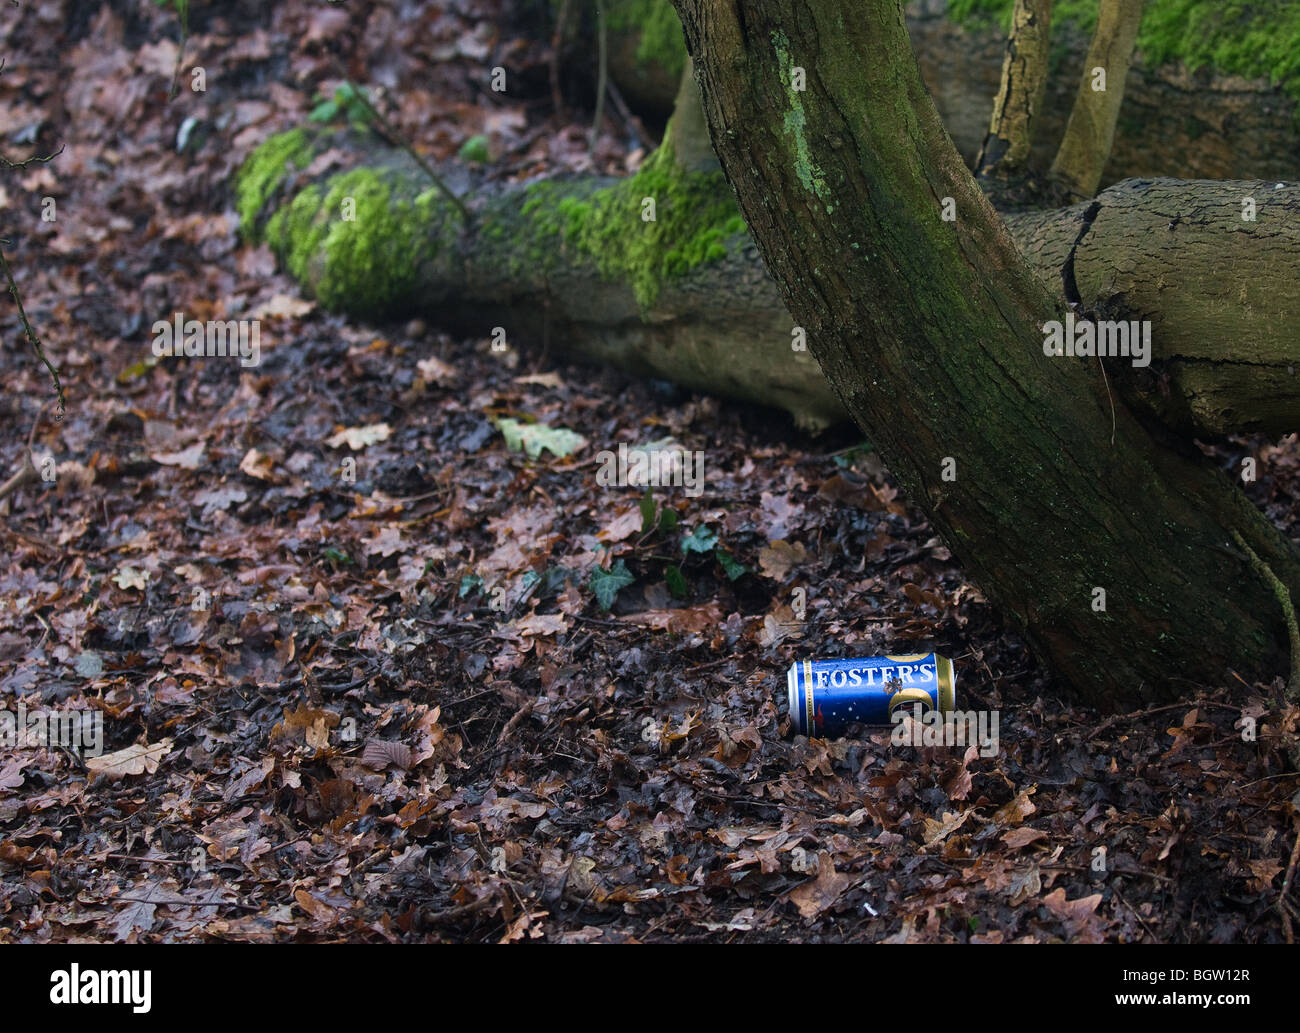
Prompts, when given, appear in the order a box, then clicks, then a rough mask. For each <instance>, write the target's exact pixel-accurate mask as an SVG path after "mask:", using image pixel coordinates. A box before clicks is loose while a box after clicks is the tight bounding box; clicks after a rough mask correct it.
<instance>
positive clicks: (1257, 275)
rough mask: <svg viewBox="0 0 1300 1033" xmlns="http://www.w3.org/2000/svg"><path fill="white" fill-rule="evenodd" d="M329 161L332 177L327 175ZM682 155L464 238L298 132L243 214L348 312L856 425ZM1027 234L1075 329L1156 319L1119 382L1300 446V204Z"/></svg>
mask: <svg viewBox="0 0 1300 1033" xmlns="http://www.w3.org/2000/svg"><path fill="white" fill-rule="evenodd" d="M682 149H683V150H691V149H690V148H685V147H684V148H682ZM327 152H328V153H329V155H331V156H333V158H334V162H333V163H331V162H330V161H328V160H324V159H321V160H314V159H315V157H316V156H317V155H324V154H326V153H327ZM673 154H674V149H673V140H672V137H671V134H670V138H669V141H668V143H667V145H666V147H665V148H664V149H661V151H660V152H658V153H656V154H655V155H654V156H652V157H651V158H650V159H649V160H648V161H647V163H646V165H645V166H644V167H643V168H642V169H641V171H640V172H638V173H637V174H636V175H634V176H631V177H629V178H627V179H623V180H614V179H608V178H592V177H589V178H582V179H550V180H542V181H538V182H534V183H531V184H527V185H523V186H512V187H508V188H504V189H495V190H489V189H479V190H477V191H474V192H471V194H470V195H469V197H468V202H469V206H470V209H471V212H472V221H471V223H470V224H468V225H466V224H464V221H463V220H462V218H461V217H460V215H459V214H458V213H457V211H456V209H455V208H454V207H453V206H452V205H451V204H450V203H448V202H447V201H446V199H445V198H444V197H443V196H442V195H441V194H440V193H439V191H438V189H437V188H436V187H435V186H433V184H432V183H431V182H430V181H429V179H428V177H427V176H425V175H424V174H423V173H422V172H421V171H420V170H419V168H418V167H417V166H416V165H415V163H414V162H413V161H411V159H409V158H408V157H407V156H406V155H405V154H403V153H402V152H401V151H397V150H394V149H390V148H385V147H382V146H379V145H377V144H376V143H375V142H374V141H371V140H367V139H365V138H362V137H357V136H352V135H350V134H345V133H340V132H327V131H319V132H313V131H308V130H294V131H293V132H291V133H288V134H282V135H280V136H277V137H273V138H272V139H270V140H268V141H267V142H266V143H265V144H263V145H262V147H261V148H259V150H258V151H257V152H256V153H255V154H254V155H253V157H252V158H250V159H249V161H248V162H247V163H246V164H245V167H244V169H243V170H242V172H241V174H240V176H239V179H238V184H237V193H238V208H239V212H240V216H241V219H242V221H243V227H244V232H245V233H246V235H248V236H250V237H252V238H255V239H263V240H265V241H266V242H267V243H269V244H270V246H271V247H272V249H273V250H274V251H275V252H276V254H277V255H278V256H279V258H280V260H281V262H282V264H283V265H284V267H285V268H287V270H288V271H289V272H290V273H291V274H292V275H293V276H294V277H295V278H297V279H298V280H299V281H300V282H301V283H302V285H303V287H304V288H305V289H306V290H307V291H308V292H309V293H311V294H312V295H314V296H315V297H316V298H318V299H319V300H320V301H321V302H322V303H323V304H325V305H326V306H327V307H329V308H332V309H337V310H341V311H348V312H353V313H357V314H360V315H377V314H386V315H395V314H401V313H407V312H423V313H427V314H428V315H429V316H430V317H431V318H432V319H433V320H434V321H435V322H437V323H440V324H441V325H443V326H445V327H447V328H448V329H454V330H457V331H461V332H466V333H477V334H482V335H484V336H487V335H489V334H490V333H491V331H492V329H493V328H494V327H498V326H500V327H503V328H504V329H505V331H506V334H507V338H508V339H509V340H511V341H517V342H521V343H524V344H529V343H545V344H546V345H548V346H549V347H551V348H553V349H555V350H557V351H561V352H568V353H572V354H575V355H578V356H582V357H585V358H588V359H591V360H593V361H596V362H599V363H610V364H613V365H616V366H619V367H622V368H626V369H629V370H631V371H633V372H636V373H641V374H647V375H653V376H657V377H662V378H664V379H668V380H672V381H675V382H677V383H680V384H682V385H684V386H686V387H689V388H693V389H696V390H701V391H708V392H711V393H716V394H723V395H728V396H731V397H736V398H741V399H745V400H748V401H751V402H756V403H759V404H762V405H769V406H775V407H778V408H782V409H785V410H787V411H789V412H790V413H791V414H792V415H793V416H794V417H795V419H796V420H797V421H798V423H799V424H800V425H801V426H804V427H807V428H809V429H817V428H820V427H824V426H826V425H827V424H829V423H833V422H837V421H839V420H842V419H844V418H845V413H844V409H843V407H842V406H841V404H840V402H839V400H838V399H837V398H836V397H835V395H834V392H832V391H831V389H830V387H829V385H828V384H827V382H826V380H825V378H824V377H823V375H822V373H821V370H820V369H819V367H818V365H817V363H816V361H815V360H814V359H813V358H812V357H811V356H810V355H809V353H808V352H807V351H805V350H802V345H803V339H802V335H801V334H800V331H799V328H798V327H797V325H796V323H795V321H794V320H793V319H792V318H791V316H790V315H789V314H788V313H787V311H786V309H785V306H784V305H783V304H782V302H781V298H780V295H779V294H778V292H777V290H776V287H775V285H774V284H773V282H772V280H771V279H770V277H769V276H768V274H767V272H766V271H765V270H764V268H763V264H762V262H761V260H760V258H759V255H758V252H757V250H756V248H755V247H754V244H753V242H752V241H751V240H750V237H749V235H748V233H747V231H746V228H745V224H744V222H743V220H742V219H741V217H740V214H739V211H738V209H737V208H736V205H735V201H734V199H733V197H732V194H731V191H730V189H729V187H728V186H727V185H726V183H725V181H724V180H723V178H722V175H721V173H719V172H716V171H703V172H700V171H689V170H684V169H682V168H680V167H679V165H678V164H677V163H676V162H675V161H674V160H673ZM349 164H350V165H351V167H347V166H348V165H349ZM308 166H311V172H310V174H308V172H307V171H305V170H307V169H308ZM1252 204H1253V210H1252V207H1251V206H1252ZM955 214H956V221H955V222H953V223H952V226H953V230H954V232H956V233H959V234H960V233H962V232H963V231H964V222H963V213H962V212H961V211H960V210H958V211H956V213H955ZM349 216H351V217H350V218H349ZM1243 216H1253V219H1249V218H1243ZM1008 225H1009V227H1010V229H1011V232H1012V236H1013V237H1014V238H1015V240H1016V242H1017V244H1018V245H1019V247H1020V250H1021V251H1022V252H1023V254H1024V255H1025V256H1026V258H1027V259H1028V261H1029V263H1030V265H1031V266H1032V267H1033V268H1034V270H1035V271H1036V272H1037V274H1038V276H1039V278H1040V279H1042V281H1043V283H1044V284H1045V285H1046V286H1047V287H1048V288H1049V289H1050V290H1051V291H1052V292H1053V293H1054V294H1055V295H1056V297H1057V298H1058V302H1059V304H1060V306H1061V309H1062V311H1064V310H1065V305H1066V302H1067V287H1066V282H1067V280H1068V279H1070V278H1071V277H1072V280H1073V283H1074V284H1075V285H1076V286H1077V291H1078V296H1077V300H1078V302H1079V304H1080V305H1081V307H1082V308H1083V309H1085V310H1089V311H1093V312H1101V313H1103V318H1116V319H1118V318H1121V317H1123V318H1129V319H1142V320H1150V321H1151V323H1152V345H1153V353H1154V354H1153V361H1152V363H1151V365H1150V366H1149V367H1145V368H1134V367H1132V366H1131V365H1130V364H1129V363H1128V362H1122V361H1121V362H1109V363H1108V368H1109V369H1110V370H1111V376H1112V379H1113V382H1115V383H1116V384H1117V385H1118V386H1119V387H1120V388H1121V389H1123V390H1124V391H1125V392H1126V393H1127V394H1128V396H1129V397H1130V398H1131V399H1132V400H1135V401H1137V402H1140V403H1141V405H1142V407H1143V408H1145V409H1148V410H1149V411H1151V412H1152V413H1154V414H1155V415H1156V417H1157V418H1158V419H1160V420H1161V421H1163V422H1165V423H1166V424H1168V425H1170V426H1172V427H1174V428H1176V429H1177V430H1178V431H1180V432H1182V433H1187V434H1199V435H1214V434H1223V433H1229V432H1238V431H1263V432H1267V433H1270V434H1274V435H1281V434H1285V433H1289V432H1291V431H1295V430H1300V380H1298V379H1297V376H1296V367H1297V366H1298V365H1300V354H1298V353H1300V344H1298V343H1297V342H1296V340H1295V338H1294V328H1295V327H1296V326H1297V325H1300V283H1298V282H1297V278H1296V277H1295V276H1294V273H1293V270H1294V269H1295V268H1296V262H1297V258H1300V187H1296V186H1281V185H1279V184H1274V183H1240V182H1203V181H1194V182H1181V181H1177V180H1130V181H1126V182H1124V183H1121V184H1117V185H1116V186H1114V187H1112V188H1110V189H1109V190H1106V191H1104V192H1103V193H1102V194H1100V195H1099V196H1098V197H1097V198H1095V199H1094V200H1093V201H1092V202H1089V203H1087V204H1082V205H1078V206H1076V207H1073V208H1068V209H1064V210H1060V211H1052V212H1034V213H1025V214H1019V215H1012V216H1010V217H1009V218H1008ZM1068 300H1075V299H1074V298H1069V299H1068Z"/></svg>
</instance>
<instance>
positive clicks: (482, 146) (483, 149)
mask: <svg viewBox="0 0 1300 1033" xmlns="http://www.w3.org/2000/svg"><path fill="white" fill-rule="evenodd" d="M460 158H461V160H462V161H474V162H478V163H479V164H480V165H485V164H487V163H488V162H489V161H491V160H492V159H491V155H489V154H488V138H487V137H486V136H484V135H483V134H482V133H479V135H478V136H471V137H470V138H469V139H468V140H466V141H465V142H464V143H463V144H461V145H460Z"/></svg>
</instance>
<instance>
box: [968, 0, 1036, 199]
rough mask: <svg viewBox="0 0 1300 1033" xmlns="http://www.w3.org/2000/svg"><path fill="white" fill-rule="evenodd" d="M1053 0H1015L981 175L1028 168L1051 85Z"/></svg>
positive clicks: (1007, 173) (979, 166)
mask: <svg viewBox="0 0 1300 1033" xmlns="http://www.w3.org/2000/svg"><path fill="white" fill-rule="evenodd" d="M1051 19H1052V0H1016V5H1015V8H1014V9H1013V11H1012V14H1011V32H1010V34H1009V35H1008V37H1007V53H1006V57H1005V59H1004V60H1003V62H1002V81H1001V85H1000V86H999V88H998V95H997V98H996V99H995V100H994V102H993V117H992V119H991V120H990V123H989V131H988V135H987V136H986V137H985V138H984V145H983V146H982V147H981V148H980V154H979V158H978V159H977V160H976V162H975V168H976V170H977V172H978V175H979V176H980V177H982V178H993V179H1006V178H1008V177H1009V176H1012V175H1015V174H1017V173H1019V172H1022V171H1024V169H1025V168H1026V165H1027V163H1028V160H1029V152H1030V147H1031V145H1032V143H1033V134H1034V127H1035V125H1036V121H1037V116H1038V112H1039V111H1040V110H1041V109H1042V106H1043V94H1044V91H1045V90H1046V88H1047V58H1048V50H1049V46H1050V43H1051Z"/></svg>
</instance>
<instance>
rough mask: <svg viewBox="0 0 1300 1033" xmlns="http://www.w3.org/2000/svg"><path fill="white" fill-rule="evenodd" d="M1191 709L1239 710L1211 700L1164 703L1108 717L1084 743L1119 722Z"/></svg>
mask: <svg viewBox="0 0 1300 1033" xmlns="http://www.w3.org/2000/svg"><path fill="white" fill-rule="evenodd" d="M1191 707H1221V708H1222V709H1224V710H1240V709H1241V708H1240V707H1234V706H1233V705H1232V704H1230V703H1215V702H1214V701H1213V700H1206V699H1193V700H1185V701H1184V702H1182V703H1166V704H1165V705H1164V706H1161V707H1148V708H1147V709H1146V710H1135V711H1133V713H1131V714H1116V715H1115V716H1114V717H1108V718H1106V720H1105V721H1103V722H1102V723H1101V724H1099V725H1098V726H1097V727H1096V728H1094V729H1093V730H1092V732H1091V733H1090V734H1089V735H1088V738H1087V739H1085V740H1084V741H1085V742H1091V741H1092V740H1093V739H1095V738H1097V736H1099V735H1101V733H1102V732H1104V731H1105V730H1106V729H1107V728H1110V727H1111V726H1112V725H1117V724H1119V723H1120V722H1121V721H1129V720H1140V719H1141V718H1144V717H1149V716H1151V715H1152V714H1159V713H1160V712H1161V711H1163V710H1180V709H1182V708H1188V709H1190V708H1191Z"/></svg>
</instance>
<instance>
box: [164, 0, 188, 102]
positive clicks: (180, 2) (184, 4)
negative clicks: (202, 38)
mask: <svg viewBox="0 0 1300 1033" xmlns="http://www.w3.org/2000/svg"><path fill="white" fill-rule="evenodd" d="M176 13H177V14H178V15H180V20H181V45H180V46H179V47H177V48H176V64H174V65H173V66H172V84H171V86H170V87H169V88H168V90H167V99H168V100H175V99H176V92H177V87H176V84H177V82H179V81H180V77H181V62H182V61H183V60H184V59H185V44H186V43H188V42H189V39H190V0H176Z"/></svg>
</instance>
